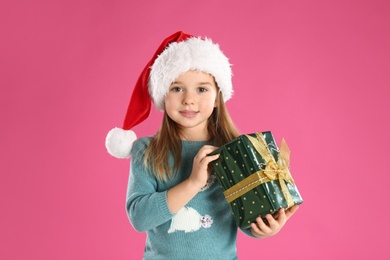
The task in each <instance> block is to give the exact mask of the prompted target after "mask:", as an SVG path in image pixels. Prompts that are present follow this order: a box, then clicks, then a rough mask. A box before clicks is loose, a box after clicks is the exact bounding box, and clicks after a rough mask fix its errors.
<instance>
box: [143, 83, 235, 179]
mask: <svg viewBox="0 0 390 260" xmlns="http://www.w3.org/2000/svg"><path fill="white" fill-rule="evenodd" d="M217 88H218V87H217ZM207 130H208V134H209V140H208V141H209V142H211V143H212V144H215V145H217V146H220V145H223V144H225V143H227V142H230V141H231V140H233V139H235V138H237V137H238V136H239V132H238V130H237V128H236V127H235V125H234V123H233V121H232V119H231V117H230V115H229V113H228V111H227V109H226V106H225V102H224V100H223V98H222V92H221V91H218V95H217V100H216V107H215V108H214V111H213V113H212V114H211V116H210V117H209V119H208V125H207ZM181 152H182V147H181V136H180V130H179V127H178V125H177V124H176V123H175V122H174V121H173V120H172V119H171V118H170V117H169V116H168V115H167V113H166V112H164V117H163V121H162V124H161V127H160V129H159V131H158V132H157V134H156V135H155V136H154V137H153V139H152V140H151V142H150V144H149V146H148V147H147V149H146V151H145V155H144V165H145V167H148V168H149V169H150V170H151V171H152V172H153V174H154V175H155V177H156V178H157V179H159V180H163V181H166V180H167V177H169V178H171V177H173V176H174V174H175V172H176V171H177V170H178V169H179V167H180V165H181V160H182V158H181ZM170 156H172V158H173V165H170V163H169V157H170Z"/></svg>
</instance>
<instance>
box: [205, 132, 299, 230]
mask: <svg viewBox="0 0 390 260" xmlns="http://www.w3.org/2000/svg"><path fill="white" fill-rule="evenodd" d="M217 153H219V154H220V157H219V158H218V159H217V160H215V161H213V162H212V163H211V165H212V168H213V170H214V173H215V174H216V176H217V179H218V181H219V184H220V185H221V187H222V189H223V190H224V195H225V198H226V200H227V202H228V203H229V205H230V207H231V209H232V212H233V215H234V217H235V220H236V223H237V226H239V227H240V228H243V229H246V228H249V226H250V224H251V223H252V222H254V220H255V219H256V218H257V217H258V216H260V217H262V218H264V217H265V215H267V214H274V213H276V212H277V211H278V210H279V209H280V208H285V209H288V208H290V207H292V206H293V205H295V204H301V203H302V202H303V200H302V197H301V195H300V194H299V191H298V189H297V187H296V185H295V183H294V180H293V178H292V176H291V173H290V171H289V156H290V150H289V149H288V147H287V144H286V143H285V141H284V140H282V142H281V144H280V149H279V148H278V146H277V145H276V143H275V140H274V138H273V136H272V134H271V132H259V133H253V134H248V135H241V136H239V137H238V138H237V139H235V140H233V141H231V142H229V143H227V144H225V145H223V146H221V147H220V148H218V149H217V150H216V151H214V152H213V153H212V154H217Z"/></svg>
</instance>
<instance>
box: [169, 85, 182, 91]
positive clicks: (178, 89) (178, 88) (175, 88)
mask: <svg viewBox="0 0 390 260" xmlns="http://www.w3.org/2000/svg"><path fill="white" fill-rule="evenodd" d="M170 91H172V92H181V91H183V88H182V87H179V86H172V87H171V89H170Z"/></svg>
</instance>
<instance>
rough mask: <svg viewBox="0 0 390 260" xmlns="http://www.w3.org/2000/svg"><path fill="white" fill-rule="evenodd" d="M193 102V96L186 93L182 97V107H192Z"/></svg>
mask: <svg viewBox="0 0 390 260" xmlns="http://www.w3.org/2000/svg"><path fill="white" fill-rule="evenodd" d="M194 102H195V97H194V94H193V93H191V92H189V91H186V92H185V93H184V95H183V104H184V105H192V104H194Z"/></svg>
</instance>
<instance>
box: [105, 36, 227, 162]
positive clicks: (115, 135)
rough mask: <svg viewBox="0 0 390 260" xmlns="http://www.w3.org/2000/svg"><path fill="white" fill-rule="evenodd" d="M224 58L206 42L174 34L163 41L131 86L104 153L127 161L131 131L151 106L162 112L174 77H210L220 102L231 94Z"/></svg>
mask: <svg viewBox="0 0 390 260" xmlns="http://www.w3.org/2000/svg"><path fill="white" fill-rule="evenodd" d="M230 66H231V64H230V63H229V60H228V58H227V57H226V56H225V55H224V54H223V53H222V51H221V50H220V48H219V46H218V44H216V43H213V42H212V41H211V40H210V39H208V38H205V39H202V38H200V37H194V36H192V35H190V34H186V33H184V32H181V31H179V32H177V33H175V34H173V35H171V36H169V37H168V38H166V39H165V40H164V41H163V42H162V43H161V45H160V46H159V48H158V49H157V51H156V53H155V54H154V55H153V57H152V59H151V60H150V61H149V62H148V63H147V64H146V66H145V68H144V69H143V71H142V73H141V75H140V76H139V78H138V80H137V83H136V84H135V86H134V89H133V93H132V95H131V98H130V103H129V105H128V108H127V113H126V117H125V120H124V123H123V127H122V128H118V127H115V128H114V129H112V130H111V131H110V132H108V134H107V137H106V148H107V151H108V152H109V153H110V154H111V155H112V156H114V157H117V158H129V157H130V152H131V148H132V146H133V143H134V141H135V140H136V139H137V136H136V135H135V133H134V131H132V130H131V129H132V128H133V127H134V126H136V125H138V124H139V123H141V122H142V121H144V120H145V119H146V118H147V117H148V116H149V113H150V108H151V102H153V103H154V105H155V107H156V108H157V109H159V110H164V97H165V95H166V94H167V93H168V89H169V86H170V85H171V84H172V82H174V81H175V79H176V78H177V77H179V76H180V75H181V74H183V73H185V72H187V71H189V70H197V71H203V72H207V73H210V74H211V75H213V77H214V79H215V81H216V83H217V85H218V87H219V89H220V91H221V92H222V96H223V99H224V101H227V100H229V99H230V98H231V96H232V94H233V87H232V79H231V78H232V71H231V67H230Z"/></svg>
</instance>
